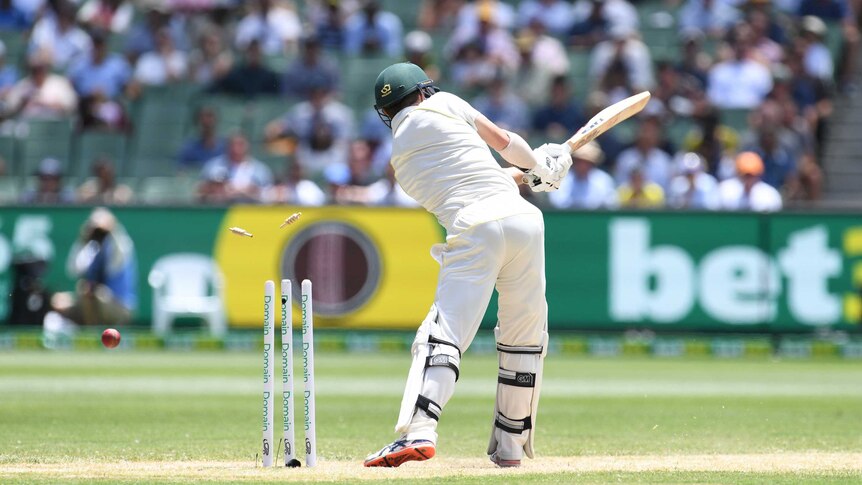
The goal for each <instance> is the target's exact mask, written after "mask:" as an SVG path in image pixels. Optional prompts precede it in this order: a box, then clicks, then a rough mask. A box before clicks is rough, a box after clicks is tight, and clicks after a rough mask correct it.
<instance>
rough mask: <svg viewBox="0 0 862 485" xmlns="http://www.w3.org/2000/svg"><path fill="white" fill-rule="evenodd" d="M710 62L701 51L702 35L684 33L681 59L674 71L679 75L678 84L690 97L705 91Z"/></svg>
mask: <svg viewBox="0 0 862 485" xmlns="http://www.w3.org/2000/svg"><path fill="white" fill-rule="evenodd" d="M711 62H712V60H711V59H710V58H709V56H708V55H707V54H706V53H705V52H704V51H703V35H702V34H699V33H696V32H688V33H684V34H683V35H682V59H681V60H680V61H679V63H678V64H677V65H676V70H677V72H678V73H679V75H680V84H681V85H682V86H684V88H685V90H686V91H688V92H689V93H691V95H692V96H691V97H694V95H699V94H700V93H702V92H703V91H705V90H706V82H707V77H708V74H707V72H708V71H709V67H710V64H711ZM698 97H699V96H698Z"/></svg>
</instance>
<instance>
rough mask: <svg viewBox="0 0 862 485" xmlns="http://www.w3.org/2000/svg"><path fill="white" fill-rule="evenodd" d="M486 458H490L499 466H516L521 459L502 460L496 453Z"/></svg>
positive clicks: (519, 463) (519, 464)
mask: <svg viewBox="0 0 862 485" xmlns="http://www.w3.org/2000/svg"><path fill="white" fill-rule="evenodd" d="M488 458H490V459H491V462H492V463H494V464H495V465H497V466H498V467H500V468H517V467H519V466H521V460H504V459H502V458H500V457H499V456H497V454H496V453H494V454H492V455H490V456H489V457H488Z"/></svg>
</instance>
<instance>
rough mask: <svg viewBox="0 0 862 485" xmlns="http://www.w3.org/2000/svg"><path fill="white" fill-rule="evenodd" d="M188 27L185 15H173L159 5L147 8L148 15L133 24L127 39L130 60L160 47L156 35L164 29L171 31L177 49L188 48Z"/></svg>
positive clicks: (126, 48)
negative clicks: (184, 20)
mask: <svg viewBox="0 0 862 485" xmlns="http://www.w3.org/2000/svg"><path fill="white" fill-rule="evenodd" d="M187 28H188V27H187V26H186V25H185V22H183V17H181V16H179V15H171V14H170V12H168V11H167V10H165V9H163V8H159V7H154V8H150V9H147V13H146V16H145V17H144V18H143V20H141V21H138V22H136V23H135V25H133V26H132V28H131V29H130V32H129V35H128V37H127V39H126V46H125V50H126V54H127V55H128V57H129V62H131V63H135V62H136V61H137V60H138V58H139V57H140V56H141V55H142V54H144V53H145V52H150V51H154V50H156V49H157V48H158V47H157V45H156V36H157V34H158V32H159V31H162V30H167V31H168V32H170V34H171V39H172V40H173V43H174V46H175V47H176V48H177V49H179V50H181V51H186V50H188V39H187V36H186V30H187Z"/></svg>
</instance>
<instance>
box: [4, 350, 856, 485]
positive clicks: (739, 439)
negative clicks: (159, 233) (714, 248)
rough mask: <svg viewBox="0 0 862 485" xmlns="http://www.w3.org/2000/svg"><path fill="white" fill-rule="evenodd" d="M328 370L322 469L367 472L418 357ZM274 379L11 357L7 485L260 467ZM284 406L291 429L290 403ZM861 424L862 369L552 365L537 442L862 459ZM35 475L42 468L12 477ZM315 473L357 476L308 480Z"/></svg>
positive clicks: (461, 433) (197, 368)
mask: <svg viewBox="0 0 862 485" xmlns="http://www.w3.org/2000/svg"><path fill="white" fill-rule="evenodd" d="M316 364H317V369H316V371H317V372H316V374H317V389H318V396H317V421H318V423H317V430H318V441H319V454H320V456H321V457H322V459H323V460H324V461H323V463H326V462H347V463H349V464H355V463H359V462H361V460H362V458H363V457H364V456H365V455H366V454H367V453H369V452H371V451H374V450H376V449H377V448H379V447H380V446H382V445H383V444H385V443H386V442H388V441H391V440H392V439H393V438H394V434H393V433H392V428H393V425H394V421H395V418H396V415H397V412H398V406H399V404H400V393H401V386H402V384H403V379H404V377H405V376H406V374H407V367H408V365H409V359H408V357H407V356H406V355H387V354H382V355H380V354H378V355H363V354H327V353H319V354H318V355H317V359H316ZM297 365H298V364H297ZM297 369H299V367H298V366H297ZM495 369H496V359H495V358H493V357H489V356H478V357H476V356H469V355H468V356H467V357H466V358H465V360H464V362H463V364H462V375H461V380H460V381H459V383H458V385H457V389H456V394H455V397H454V398H453V399H452V400H451V401H450V403H449V405H448V406H447V407H446V410H445V411H444V414H443V418H442V420H441V423H440V427H439V430H438V431H439V434H440V441H439V447H438V457H439V458H440V460H438V461H441V463H446V462H445V460H447V459H456V458H459V459H460V458H464V457H466V458H475V459H476V460H480V459H481V458H482V457H484V451H485V448H486V446H487V437H488V432H489V430H490V423H491V415H492V411H493V395H494V385H495V384H494V383H495V376H496V372H495ZM261 382H262V369H261V358H260V356H259V355H258V354H257V353H205V352H198V353H194V352H190V353H173V352H154V353H143V352H136V353H123V352H93V353H49V352H15V353H0V421H2V423H0V482H2V483H34V482H39V483H56V482H57V480H58V477H57V476H55V475H51V474H50V473H51V469H52V467H51V465H52V464H55V465H56V464H67V465H68V464H72V465H75V464H80V466H81V469H82V470H83V473H84V475H82V476H80V477H76V476H64V477H62V480H61V481H62V482H63V483H118V482H123V483H125V482H129V483H131V482H142V481H144V482H147V481H149V482H153V483H163V482H166V481H167V482H170V481H174V479H176V480H178V481H183V480H186V478H185V476H177V477H174V478H171V477H170V476H169V477H159V476H149V475H148V474H147V472H146V471H142V472H141V473H140V475H138V476H136V477H131V478H130V477H129V476H126V475H111V474H110V473H108V475H104V476H103V475H99V476H96V475H95V474H94V475H87V474H86V470H87V468H88V464H95V465H99V464H102V465H104V464H112V463H116V462H119V461H121V460H122V461H124V462H132V465H130V466H134V462H149V461H159V462H180V463H182V462H191V461H216V462H232V463H233V462H235V463H237V465H236V467H239V468H242V467H248V468H251V467H253V466H254V462H255V456H256V454H257V453H258V452H259V450H258V443H259V440H260V416H261V405H262V403H261V398H260V391H261V389H262V384H261ZM300 389H301V382H297V390H298V391H299V390H300ZM277 390H278V388H277ZM276 411H277V412H276V424H277V426H276V429H277V430H280V424H279V422H280V419H279V418H280V412H279V411H280V405H279V403H278V401H277V402H276ZM860 415H862V363H858V362H848V361H768V360H760V361H745V360H735V361H721V360H661V359H653V358H643V359H615V360H603V359H573V358H563V357H558V356H556V357H555V356H552V357H550V358H549V359H547V361H546V372H545V386H544V392H543V397H542V406H541V414H540V416H539V420H538V434H537V441H536V447H537V451H538V453H539V454H540V455H542V456H551V457H581V458H583V457H585V456H586V457H590V456H595V457H607V456H623V455H637V456H655V457H656V459H658V460H662V459H666V458H668V457H675V456H688V455H702V454H724V455H726V454H739V455H753V454H783V453H811V452H824V453H826V452H828V453H860V452H862V419H860ZM301 419H302V417H301V416H299V417H298V423H297V424H298V425H299V427H300V428H301V422H300V421H301ZM276 434H277V435H278V433H276ZM299 436H301V432H299ZM276 439H278V438H276ZM752 459H754V460H756V457H755V458H752ZM536 463H539V462H536ZM22 464H23V465H27V464H30V466H33V465H34V464H35V465H36V466H34V470H35V471H32V472H21V471H20V470H18V471H15V470H14V468H15V467H16V466H19V465H22ZM95 465H94V466H95ZM422 465H425V464H422ZM345 466H347V465H345ZM525 468H526V467H525ZM850 468H851V469H849V470H848V469H846V467H845V469H829V468H828V467H824V468H823V469H815V470H808V471H799V472H797V473H793V471H794V470H791V469H789V468H788V469H777V470H768V471H762V470H761V471H758V470H751V471H746V470H734V469H728V470H716V471H698V470H673V469H670V470H659V469H656V470H646V471H643V472H639V471H636V470H628V469H625V468H624V467H623V468H620V469H613V468H612V469H610V470H604V469H601V470H587V471H584V472H583V473H581V472H579V470H577V469H575V470H571V469H564V470H556V471H554V473H532V472H538V471H541V470H537V469H536V468H532V469H528V470H522V471H523V472H525V473H520V474H518V477H517V481H518V482H519V483H559V482H568V483H608V482H615V483H616V482H620V483H764V482H770V483H800V482H805V481H817V482H820V483H858V482H859V481H860V480H862V475H860V470H862V464H856V466H855V467H850ZM409 470H410V473H411V475H409V476H411V477H416V476H417V475H418V476H421V473H422V470H423V469H422V468H421V465H420V466H415V467H411V468H410V469H409ZM43 471H44V473H42V472H43ZM278 471H280V472H282V473H281V474H277V475H270V474H267V473H268V472H270V470H266V471H261V470H257V472H256V473H255V474H252V475H249V476H240V477H232V476H231V477H232V478H226V477H225V476H221V477H220V476H218V475H217V474H216V475H212V476H210V475H206V474H202V475H201V476H199V477H197V478H196V479H190V480H188V481H206V480H209V481H222V480H228V479H230V480H234V479H236V480H238V481H243V482H245V483H250V482H254V481H255V480H259V481H271V480H273V479H284V478H288V477H289V476H290V475H289V472H285V470H278ZM265 472H266V473H265ZM388 472H392V473H388V474H386V475H380V476H375V477H376V478H375V479H378V478H379V479H383V478H387V479H396V478H399V477H402V476H403V475H399V473H400V472H401V470H389V471H388ZM487 472H489V473H492V472H497V471H496V470H487ZM262 473H263V474H262ZM306 473H308V472H306ZM503 473H505V472H503ZM347 476H348V477H350V475H347ZM494 476H495V477H500V478H504V477H506V476H507V475H505V474H495V475H494ZM315 478H319V479H331V480H334V481H338V480H344V478H343V477H341V476H338V475H335V476H330V475H326V474H322V475H321V476H313V475H306V479H315ZM365 478H367V477H365ZM488 478H489V477H488V476H481V475H478V476H471V475H470V474H469V473H468V474H466V475H457V476H448V477H447V476H443V477H440V478H438V480H440V481H441V482H442V483H485V481H486V480H488ZM348 481H349V480H348Z"/></svg>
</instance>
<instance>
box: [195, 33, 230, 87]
mask: <svg viewBox="0 0 862 485" xmlns="http://www.w3.org/2000/svg"><path fill="white" fill-rule="evenodd" d="M232 65H233V55H232V54H231V52H230V49H225V48H224V46H223V45H222V40H221V36H220V35H219V32H218V31H217V30H214V29H210V30H208V31H206V32H204V33H203V34H202V35H201V36H200V38H199V40H198V47H197V49H195V50H193V51H192V52H191V54H190V55H189V79H190V80H191V81H192V82H194V83H195V84H199V85H208V84H210V83H212V82H214V81H215V80H216V79H219V78H221V77H224V76H225V75H226V74H227V73H228V72H230V68H231V66H232Z"/></svg>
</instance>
